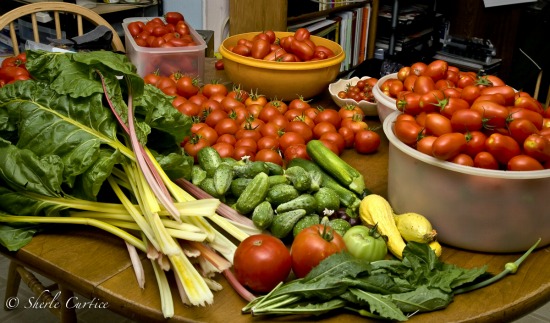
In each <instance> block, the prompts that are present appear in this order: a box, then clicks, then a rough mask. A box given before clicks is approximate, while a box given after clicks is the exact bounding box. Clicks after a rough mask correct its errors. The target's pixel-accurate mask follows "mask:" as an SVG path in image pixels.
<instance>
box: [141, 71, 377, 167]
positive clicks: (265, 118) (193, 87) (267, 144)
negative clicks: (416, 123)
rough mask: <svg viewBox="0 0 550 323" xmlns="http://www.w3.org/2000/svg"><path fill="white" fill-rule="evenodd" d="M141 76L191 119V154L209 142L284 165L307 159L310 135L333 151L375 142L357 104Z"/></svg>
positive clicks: (233, 153) (232, 153)
mask: <svg viewBox="0 0 550 323" xmlns="http://www.w3.org/2000/svg"><path fill="white" fill-rule="evenodd" d="M144 80H145V82H146V83H149V84H152V85H154V86H156V87H158V88H159V89H161V90H162V91H163V92H164V93H166V94H167V95H171V96H174V100H173V102H172V104H173V105H174V107H175V108H176V109H178V110H179V111H180V112H181V113H183V114H186V115H188V116H190V117H192V118H193V120H194V123H193V125H192V128H191V132H192V135H191V136H190V137H189V138H187V139H186V140H185V142H183V143H182V146H183V147H184V150H185V151H186V152H187V154H189V155H191V156H194V157H195V156H196V155H197V153H198V151H199V150H200V149H202V148H203V147H205V146H212V147H214V148H215V149H216V150H217V151H218V153H219V154H220V155H221V156H222V157H233V158H235V159H237V160H239V159H241V158H242V157H243V156H249V157H250V159H251V160H261V161H271V162H274V163H277V164H279V165H283V164H284V162H285V161H289V160H291V159H292V158H295V157H301V158H306V159H309V156H308V154H307V152H306V144H307V142H309V141H310V140H312V139H319V140H321V141H322V142H323V143H324V144H325V145H326V146H327V147H329V148H330V149H331V150H332V151H334V152H335V153H336V154H338V155H340V154H341V153H342V152H343V151H344V149H346V148H354V149H355V150H356V151H357V152H359V153H364V154H367V153H373V152H375V151H376V150H377V149H378V146H379V145H380V137H379V135H378V133H377V132H375V131H373V130H371V129H369V126H368V124H367V123H366V122H365V120H364V113H363V110H361V108H359V107H358V106H356V105H349V106H344V107H342V108H339V109H338V110H337V109H332V108H326V109H324V108H322V107H313V106H311V105H310V103H309V101H307V100H304V99H303V98H301V97H297V98H296V99H294V100H291V101H289V102H284V101H281V100H277V99H268V98H266V97H265V96H263V95H261V94H258V93H255V92H254V91H250V92H247V91H244V90H242V89H240V88H239V87H235V88H231V89H229V88H228V87H226V86H225V85H224V84H221V83H217V82H214V81H212V82H210V83H207V84H204V85H202V86H200V85H199V80H198V79H196V78H192V77H190V76H188V75H183V74H180V73H172V74H171V75H170V76H159V75H157V74H148V75H146V76H145V77H144Z"/></svg>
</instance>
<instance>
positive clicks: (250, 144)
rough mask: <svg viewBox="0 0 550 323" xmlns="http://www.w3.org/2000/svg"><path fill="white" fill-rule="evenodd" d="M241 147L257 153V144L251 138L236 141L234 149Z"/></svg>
mask: <svg viewBox="0 0 550 323" xmlns="http://www.w3.org/2000/svg"><path fill="white" fill-rule="evenodd" d="M243 146H244V147H248V148H250V150H251V151H253V152H254V153H256V152H257V151H258V143H257V142H256V141H255V140H254V139H252V138H241V139H237V141H236V142H235V148H237V147H243Z"/></svg>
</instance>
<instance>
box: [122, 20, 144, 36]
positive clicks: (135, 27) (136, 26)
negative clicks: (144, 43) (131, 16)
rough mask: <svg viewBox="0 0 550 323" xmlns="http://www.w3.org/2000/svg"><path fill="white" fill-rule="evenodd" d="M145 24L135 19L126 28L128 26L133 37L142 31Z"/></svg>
mask: <svg viewBox="0 0 550 323" xmlns="http://www.w3.org/2000/svg"><path fill="white" fill-rule="evenodd" d="M144 26H145V23H144V22H143V21H133V22H131V23H129V24H128V25H127V26H126V28H128V32H129V33H130V35H132V37H136V36H137V35H139V33H141V31H142V29H143V27H144Z"/></svg>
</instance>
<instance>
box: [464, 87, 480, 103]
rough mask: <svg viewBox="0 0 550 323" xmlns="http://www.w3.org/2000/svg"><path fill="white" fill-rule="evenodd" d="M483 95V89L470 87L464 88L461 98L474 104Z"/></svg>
mask: <svg viewBox="0 0 550 323" xmlns="http://www.w3.org/2000/svg"><path fill="white" fill-rule="evenodd" d="M480 95H481V89H480V88H479V87H477V86H475V85H468V86H465V87H463V88H462V92H460V98H461V99H464V100H466V101H467V102H468V103H470V104H472V103H474V101H475V100H476V99H477V98H478V97H479V96H480Z"/></svg>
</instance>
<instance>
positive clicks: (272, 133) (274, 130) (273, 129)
mask: <svg viewBox="0 0 550 323" xmlns="http://www.w3.org/2000/svg"><path fill="white" fill-rule="evenodd" d="M308 128H309V127H308ZM283 133H284V129H283V128H281V127H280V126H279V125H277V124H275V123H273V122H267V123H266V124H264V125H263V126H262V128H261V129H260V134H261V135H262V136H264V137H267V136H269V137H275V138H279V137H280V136H281V135H282V134H283ZM312 136H313V134H312Z"/></svg>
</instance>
